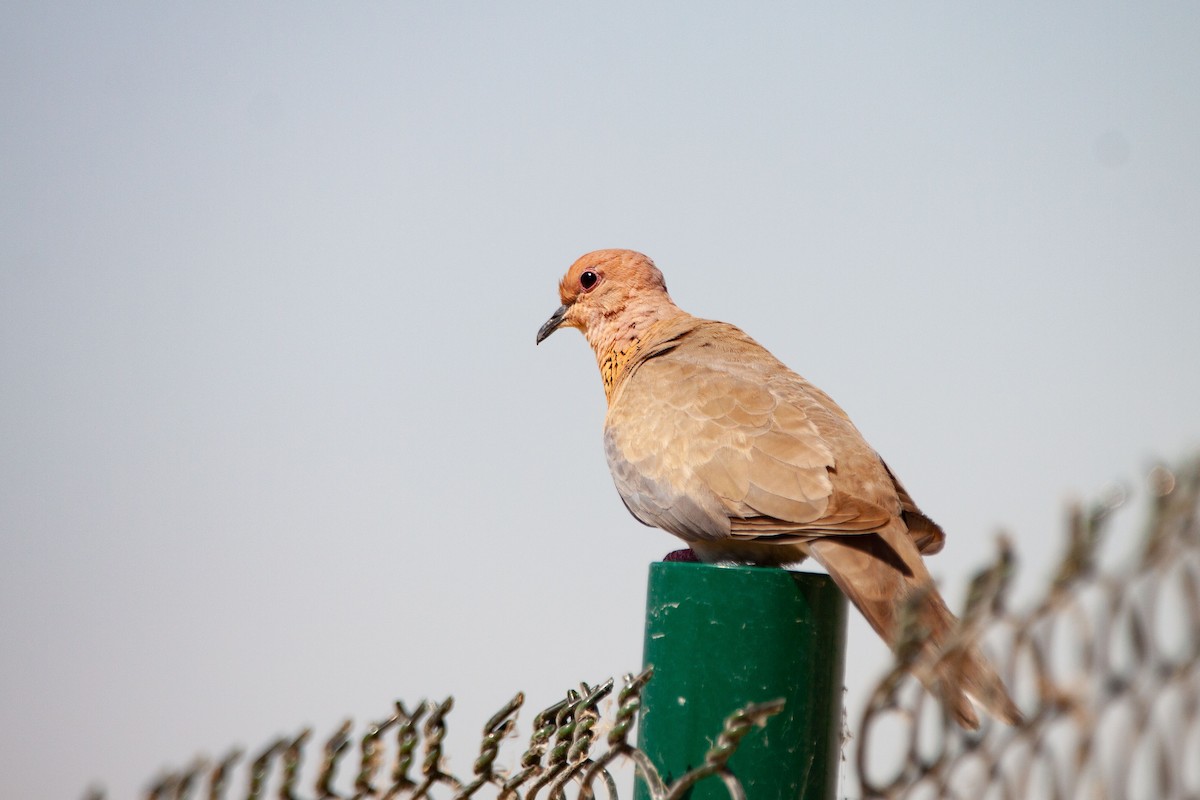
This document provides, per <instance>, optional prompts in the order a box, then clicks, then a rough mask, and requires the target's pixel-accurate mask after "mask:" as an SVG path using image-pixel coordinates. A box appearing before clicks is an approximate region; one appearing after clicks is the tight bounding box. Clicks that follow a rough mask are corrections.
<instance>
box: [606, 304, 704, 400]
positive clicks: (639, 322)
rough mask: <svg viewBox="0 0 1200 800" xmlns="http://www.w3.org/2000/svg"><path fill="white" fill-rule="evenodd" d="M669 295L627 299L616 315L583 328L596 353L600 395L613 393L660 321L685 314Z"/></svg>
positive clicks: (653, 337)
mask: <svg viewBox="0 0 1200 800" xmlns="http://www.w3.org/2000/svg"><path fill="white" fill-rule="evenodd" d="M687 316H688V314H687V312H685V311H682V310H680V309H679V307H678V306H676V305H675V304H674V303H672V302H671V300H670V299H669V298H666V299H665V302H664V299H663V298H659V299H658V300H657V302H654V303H637V302H636V301H630V302H629V303H628V304H627V305H626V306H625V308H624V309H622V310H621V312H620V313H618V314H612V315H606V316H602V317H600V318H598V319H595V320H592V321H591V323H590V324H589V325H588V328H587V334H586V335H587V339H588V344H590V345H591V346H592V351H593V352H595V354H596V364H597V365H598V366H599V367H600V378H601V380H603V381H604V396H605V398H607V400H608V401H609V402H612V398H613V392H614V391H615V390H616V387H617V386H618V385H620V382H621V379H622V378H623V377H624V376H625V374H626V373H627V372H628V370H629V368H630V367H631V366H632V365H633V364H634V363H635V362H636V360H637V357H638V355H639V354H640V353H641V352H642V351H643V350H644V349H645V346H646V345H647V344H648V343H653V342H655V341H657V339H658V337H657V333H658V331H660V330H661V329H662V327H663V326H664V324H667V323H670V322H672V321H675V320H678V319H679V318H681V317H687Z"/></svg>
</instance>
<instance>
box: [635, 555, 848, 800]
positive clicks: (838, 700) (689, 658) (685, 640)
mask: <svg viewBox="0 0 1200 800" xmlns="http://www.w3.org/2000/svg"><path fill="white" fill-rule="evenodd" d="M845 652H846V599H845V597H844V596H843V595H842V593H841V592H840V591H839V590H838V588H837V587H836V586H835V585H834V583H833V581H832V580H830V579H829V577H828V576H826V575H817V574H812V573H805V572H789V571H787V570H782V569H772V568H764V567H717V566H712V565H708V564H695V563H687V562H670V563H668V562H659V563H655V564H651V565H650V581H649V587H648V592H647V598H646V641H645V649H644V657H643V661H644V663H645V665H647V666H649V665H653V666H654V677H653V678H652V679H651V680H650V682H649V684H647V686H646V689H645V692H644V694H643V696H642V697H643V710H642V717H641V721H640V723H639V729H638V746H639V747H640V748H641V749H642V750H644V751H645V752H646V753H647V755H649V756H650V759H651V760H652V761H653V762H654V764H655V766H656V767H657V768H658V770H659V772H660V773H661V774H662V777H663V780H664V781H666V782H667V784H668V785H669V784H670V783H671V782H672V781H674V780H676V779H677V778H679V776H680V775H682V774H683V773H685V772H687V771H688V770H689V769H692V768H694V767H698V766H700V765H702V764H703V763H704V754H705V752H707V750H708V748H709V747H711V746H712V744H713V742H714V741H715V740H716V736H717V734H718V733H720V731H721V725H722V722H723V721H724V719H725V717H727V716H728V715H729V714H731V713H732V712H733V711H735V710H736V709H738V708H740V707H741V706H743V705H745V704H746V703H762V702H767V701H770V700H774V699H776V698H784V699H785V700H786V701H787V704H786V705H785V706H784V709H783V711H782V713H780V714H778V715H776V716H774V717H771V719H770V720H769V721H768V722H767V725H766V727H765V728H764V729H763V730H761V731H755V732H753V733H751V734H750V735H749V736H747V737H746V738H745V739H743V740H742V743H741V746H740V747H739V748H738V750H737V753H736V754H735V755H734V756H733V759H732V760H731V761H730V762H729V768H730V769H731V770H732V771H733V773H734V774H735V775H736V776H737V777H738V779H739V780H740V781H741V783H742V786H743V788H745V790H746V795H747V797H748V798H749V799H750V800H796V798H804V799H805V800H834V798H836V792H837V780H838V765H839V757H840V752H841V734H842V672H843V668H844V666H845ZM637 786H638V790H637V797H638V798H639V800H648V798H649V793H648V792H647V791H646V789H645V787H644V786H643V785H642V783H641V781H638V782H637ZM728 796H729V795H728V793H727V792H726V789H725V787H724V785H723V783H722V782H721V781H719V780H716V779H714V778H709V779H707V780H704V781H702V782H701V783H699V784H697V785H696V786H695V787H694V788H693V789H692V792H691V795H690V797H691V800H727V798H728Z"/></svg>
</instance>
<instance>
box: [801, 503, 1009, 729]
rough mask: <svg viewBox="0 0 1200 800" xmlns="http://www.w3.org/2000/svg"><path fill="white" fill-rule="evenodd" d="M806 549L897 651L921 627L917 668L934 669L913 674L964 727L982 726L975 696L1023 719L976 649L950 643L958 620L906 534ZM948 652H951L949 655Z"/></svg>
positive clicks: (842, 539) (1003, 714)
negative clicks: (909, 613) (911, 628)
mask: <svg viewBox="0 0 1200 800" xmlns="http://www.w3.org/2000/svg"><path fill="white" fill-rule="evenodd" d="M808 551H809V553H810V554H811V555H812V557H813V558H815V559H816V560H817V561H818V562H819V563H820V564H821V565H822V566H823V567H825V569H826V570H827V571H828V572H829V575H830V577H832V578H833V580H834V582H835V583H837V585H838V586H839V587H840V588H841V590H842V592H844V593H845V594H846V596H847V597H849V598H850V600H851V601H852V602H853V603H854V605H855V606H857V607H858V609H859V611H861V612H862V614H863V616H865V617H866V618H867V621H868V622H870V623H871V627H873V628H874V629H875V630H876V632H878V633H879V635H880V636H882V637H883V640H884V641H885V642H887V643H888V645H889V646H890V647H891V648H892V649H893V650H896V648H897V646H898V645H900V644H901V639H902V629H904V628H906V627H909V626H910V625H915V626H916V628H917V629H918V631H919V633H917V634H916V635H915V636H913V637H912V638H913V641H915V642H918V643H919V644H918V646H919V647H920V648H921V653H920V655H921V658H920V659H918V663H919V664H933V665H934V666H933V669H932V670H930V669H929V668H928V667H926V668H924V669H920V668H918V669H915V670H914V674H916V675H917V677H918V678H920V679H921V681H922V682H923V683H924V684H925V686H926V687H927V688H928V689H929V690H930V691H931V692H933V693H934V694H935V695H937V696H938V697H939V698H940V699H941V700H942V702H943V703H945V704H946V706H947V707H948V708H949V709H950V711H951V712H952V713H953V714H954V717H955V719H957V720H958V723H959V724H960V725H962V726H963V727H965V728H970V729H975V728H978V727H979V716H978V714H977V713H976V711H975V707H974V706H973V705H972V703H971V698H974V700H975V701H976V702H978V703H979V704H980V705H981V706H983V707H984V708H985V709H987V711H988V712H989V713H990V714H991V715H992V716H994V717H996V718H997V719H1000V720H1002V721H1004V722H1007V723H1009V724H1010V725H1011V724H1016V723H1017V722H1019V721H1020V719H1021V712H1020V711H1019V710H1018V709H1017V706H1016V704H1015V703H1013V701H1012V698H1010V697H1009V695H1008V690H1007V689H1005V688H1004V683H1003V681H1001V680H1000V676H999V675H998V674H997V673H996V670H995V669H994V668H993V667H992V665H991V664H990V663H989V662H988V660H987V659H986V658H985V657H984V655H983V653H982V652H980V650H979V648H978V647H977V646H975V645H974V644H971V643H967V644H966V645H965V646H964V647H963V648H962V649H961V650H959V649H958V648H957V647H956V643H955V642H953V641H952V640H953V638H954V632H955V631H956V629H957V626H958V620H957V619H956V618H955V616H954V614H952V613H951V612H950V609H949V608H947V607H946V601H945V600H944V599H943V598H942V596H941V594H940V593H939V592H938V590H937V586H936V585H935V584H934V582H933V579H932V578H931V577H930V575H929V571H928V570H926V568H925V564H924V562H923V561H922V560H921V555H920V553H919V552H918V551H917V549H916V546H915V545H913V543H912V540H911V538H910V537H909V536H908V535H907V533H906V532H905V531H904V530H903V529H902V528H900V527H898V526H897V527H889V528H885V529H884V530H882V531H879V532H877V533H873V534H862V535H856V536H844V535H843V536H826V537H822V538H820V539H816V540H814V541H811V542H809V543H808ZM906 609H909V610H912V611H914V612H915V619H913V620H905V619H902V615H903V614H904V613H905V611H906ZM909 633H910V635H911V633H912V632H911V631H910V632H909ZM948 647H950V648H951V649H952V650H953V651H954V652H949V653H945V652H944V651H946V649H947V648H948ZM943 655H945V656H946V657H944V658H943V657H941V656H943Z"/></svg>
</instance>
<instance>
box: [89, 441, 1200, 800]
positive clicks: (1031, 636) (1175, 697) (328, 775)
mask: <svg viewBox="0 0 1200 800" xmlns="http://www.w3.org/2000/svg"><path fill="white" fill-rule="evenodd" d="M1149 487H1150V490H1151V495H1152V502H1151V508H1150V514H1149V519H1148V520H1147V522H1146V525H1145V529H1144V532H1143V535H1142V537H1141V540H1140V542H1139V546H1138V548H1137V552H1136V553H1135V554H1133V556H1132V557H1131V558H1129V559H1127V560H1126V561H1125V562H1124V564H1125V565H1126V566H1125V567H1124V568H1123V569H1121V570H1118V571H1105V570H1103V569H1101V568H1100V566H1099V558H1098V556H1099V553H1100V550H1099V548H1100V545H1101V542H1102V539H1103V534H1104V533H1105V532H1106V531H1107V530H1108V528H1109V525H1110V522H1111V519H1112V516H1113V512H1114V511H1115V510H1116V508H1117V507H1118V506H1119V505H1120V504H1121V500H1122V499H1123V498H1121V497H1118V496H1113V497H1109V498H1107V499H1106V500H1104V501H1102V502H1099V503H1096V504H1094V505H1093V506H1091V507H1089V508H1075V509H1073V510H1072V513H1071V516H1070V521H1069V525H1068V536H1067V548H1066V554H1065V556H1064V557H1063V559H1062V561H1061V563H1060V564H1059V565H1058V566H1057V568H1056V569H1055V570H1054V572H1053V573H1052V578H1051V580H1050V581H1049V583H1048V585H1047V588H1046V590H1045V592H1044V595H1043V596H1042V597H1041V598H1039V599H1038V600H1037V602H1035V603H1034V604H1033V605H1032V606H1031V607H1030V608H1029V610H1027V611H1022V612H1015V611H1011V610H1010V609H1009V598H1008V593H1009V592H1008V589H1009V586H1010V585H1011V579H1012V577H1013V573H1014V562H1015V559H1014V557H1013V553H1012V550H1011V547H1010V546H1009V544H1008V543H1007V541H1005V540H1003V539H1002V540H1001V542H1000V546H999V552H998V554H997V557H996V559H995V561H994V562H993V563H992V564H991V565H989V566H987V567H986V568H984V569H983V570H981V571H980V572H979V573H978V574H977V575H976V576H975V578H974V580H973V581H972V583H971V586H970V590H969V592H968V599H967V606H966V609H965V610H964V613H963V615H962V621H963V624H962V626H961V629H960V631H959V632H958V634H957V635H956V637H955V638H954V640H953V641H952V642H951V644H950V645H949V647H947V649H946V650H945V651H944V652H943V653H942V654H941V656H940V657H941V658H945V659H954V658H957V657H960V656H961V653H962V652H963V651H964V650H965V648H967V647H969V646H971V645H972V644H973V643H976V642H983V644H984V646H985V647H986V648H987V649H988V650H989V651H990V652H991V653H992V655H993V657H994V658H995V659H996V662H997V663H998V664H999V665H1000V666H1001V669H1002V671H1003V672H1004V673H1005V678H1006V682H1007V683H1008V685H1009V686H1010V687H1011V688H1012V689H1013V691H1014V697H1015V699H1016V700H1017V703H1018V704H1019V705H1020V706H1021V708H1022V711H1023V712H1024V714H1025V721H1024V722H1023V723H1022V724H1020V725H1017V726H1014V727H1009V726H1006V725H1003V724H999V723H995V722H993V721H991V720H985V721H984V724H983V726H982V727H981V728H980V730H978V731H975V732H968V731H965V730H963V729H961V728H959V727H958V726H957V725H956V724H955V723H954V722H953V721H952V720H951V719H950V718H949V717H948V716H947V715H946V713H945V711H944V709H943V708H942V707H941V705H940V704H939V703H938V702H937V701H936V700H935V699H934V698H932V697H931V696H930V695H928V694H927V693H926V691H925V690H924V689H923V688H922V686H921V684H920V683H919V682H918V681H917V680H916V679H915V678H914V677H913V672H914V671H916V672H918V673H920V672H921V671H923V670H929V669H931V668H932V665H931V664H928V663H920V662H919V661H918V660H917V659H919V658H921V657H922V656H921V655H920V654H921V653H922V652H923V648H921V647H919V646H915V645H917V644H918V642H919V640H920V637H921V635H922V634H921V631H920V630H919V629H918V628H917V626H916V625H912V626H910V627H909V628H908V629H907V633H906V634H905V635H902V637H901V643H900V646H899V647H898V648H897V653H898V655H897V659H896V662H895V665H894V666H893V668H892V669H891V670H890V671H889V672H888V673H887V674H886V675H885V676H884V678H883V679H882V680H881V681H880V682H879V684H878V685H877V687H876V688H875V690H874V692H873V694H872V696H871V698H870V701H869V702H868V704H867V708H866V711H865V713H864V716H863V719H862V721H861V725H860V726H859V729H858V732H857V734H856V736H855V738H854V740H853V742H854V748H855V751H854V753H853V754H852V761H851V764H852V765H853V767H854V769H855V770H856V772H857V773H858V778H859V783H860V786H861V788H862V792H863V797H864V798H888V799H889V800H891V799H892V798H906V799H907V798H970V800H993V799H994V800H1001V799H1002V798H1003V799H1008V798H1019V799H1021V800H1024V799H1025V798H1067V797H1072V798H1096V799H1103V800H1123V798H1147V799H1149V798H1154V799H1155V800H1159V799H1161V800H1174V799H1175V798H1181V799H1184V798H1188V799H1190V800H1197V799H1198V798H1200V460H1198V461H1196V462H1195V463H1193V464H1190V465H1189V466H1187V467H1186V468H1184V469H1181V470H1179V471H1178V472H1174V473H1173V472H1171V471H1168V470H1167V469H1165V468H1161V467H1160V468H1156V469H1155V470H1154V471H1153V472H1152V473H1151V476H1150V481H1149ZM914 602H915V600H914ZM906 618H907V619H915V618H916V615H902V616H901V619H902V627H903V620H904V619H906ZM650 677H651V671H650V670H647V671H646V672H643V673H642V674H640V675H636V676H635V675H628V676H626V677H625V679H624V682H623V685H622V688H621V689H620V690H619V691H618V693H617V698H616V703H615V704H614V706H613V711H612V712H611V714H610V717H609V718H608V719H602V718H601V716H602V715H601V711H600V707H599V704H600V702H601V701H602V700H604V699H605V698H606V697H608V696H609V695H610V694H611V693H612V691H613V688H614V687H613V681H611V680H609V681H606V682H604V683H602V684H599V685H597V686H589V685H587V684H580V688H579V690H578V691H570V692H568V693H567V695H566V697H564V698H563V699H562V700H560V701H559V702H557V703H555V704H554V705H552V706H550V707H549V708H546V709H543V710H542V711H540V712H539V713H538V714H537V715H536V716H535V717H534V718H533V722H532V733H531V735H530V736H529V740H528V744H527V746H526V748H525V750H524V752H523V754H522V755H521V756H520V758H519V760H518V761H517V762H516V766H515V767H514V768H513V769H511V770H509V771H507V772H506V771H504V770H501V769H500V768H499V767H498V766H497V758H498V756H499V754H500V750H501V746H502V743H503V742H504V741H505V740H511V739H512V738H513V734H514V731H515V728H516V719H517V714H518V712H519V710H520V709H521V707H522V705H523V704H524V696H523V695H522V694H520V693H518V694H517V695H516V696H515V697H513V699H512V700H511V701H509V702H508V703H507V704H505V706H504V707H503V708H501V709H500V710H499V711H497V712H496V714H495V715H493V716H492V717H491V719H489V720H488V721H487V723H486V724H485V725H484V728H483V735H482V739H481V742H480V747H479V755H478V756H477V758H476V759H475V761H474V764H473V767H472V774H471V775H469V776H459V775H455V774H452V773H451V772H450V771H448V767H447V766H446V761H445V759H444V757H443V752H442V744H443V740H444V739H445V736H446V725H447V722H446V719H447V715H448V714H449V712H450V711H451V709H452V707H453V698H447V699H446V700H444V701H443V702H440V703H434V702H424V703H421V704H420V705H418V706H416V707H415V708H414V709H412V710H411V711H410V710H409V709H408V708H407V707H406V706H405V705H404V704H403V703H400V702H397V703H396V706H395V711H394V712H393V713H392V714H390V715H389V716H388V717H387V718H386V719H384V720H383V721H381V722H378V723H375V724H373V725H369V726H367V728H366V729H365V731H363V732H362V733H361V734H360V735H359V736H358V737H357V738H355V737H354V736H353V726H352V725H351V723H350V722H346V723H345V724H344V725H343V726H342V727H341V728H339V729H338V730H337V731H336V732H335V733H334V734H333V735H332V736H331V737H330V738H329V739H328V740H327V741H326V742H325V744H324V747H323V750H322V755H321V761H320V765H319V767H318V768H317V770H316V777H315V779H314V780H313V782H312V791H311V793H310V794H305V795H302V794H301V792H300V790H299V788H298V787H299V785H300V782H301V779H300V776H301V772H302V770H301V764H302V760H303V757H304V753H305V750H306V747H308V746H309V743H310V740H311V738H312V731H311V730H304V731H302V732H300V733H299V734H298V735H297V736H295V737H290V738H289V737H283V738H280V739H277V740H276V741H273V742H270V743H269V744H267V745H266V746H265V747H263V748H262V749H261V750H259V751H257V752H253V753H251V754H249V755H246V754H244V753H243V752H241V751H238V750H235V751H232V752H230V753H229V754H228V755H227V756H225V757H224V758H222V759H220V760H217V761H205V760H196V761H194V762H193V763H192V764H191V765H190V766H188V767H186V768H184V769H181V770H179V771H176V772H170V773H166V774H164V775H162V776H161V777H160V778H159V779H158V780H156V781H154V783H153V785H152V786H151V788H150V789H149V790H148V792H147V795H146V796H147V798H149V800H184V798H208V800H220V799H222V798H227V797H241V798H246V800H259V799H260V798H265V797H267V796H275V797H278V798H280V800H301V798H302V797H303V798H319V800H333V799H335V798H336V799H337V800H349V798H353V799H354V800H367V799H368V798H378V799H379V800H421V798H431V797H438V798H454V800H465V799H466V798H470V797H483V796H487V797H495V798H500V799H501V800H535V798H537V797H539V796H545V797H548V798H549V800H560V799H561V798H566V797H574V798H579V800H590V799H591V798H592V797H593V796H595V795H596V794H597V793H598V792H599V791H600V789H598V787H602V792H603V794H605V795H606V796H607V797H608V798H610V800H615V798H616V797H617V796H618V794H619V793H618V789H617V781H616V779H615V778H614V773H613V770H614V769H615V768H616V767H617V766H618V765H625V766H626V767H628V766H630V765H631V766H632V771H633V773H634V775H635V777H636V780H638V781H641V782H642V783H643V784H644V786H645V788H646V790H647V792H648V795H649V796H650V797H651V798H652V799H653V800H678V799H679V798H681V797H683V796H684V795H685V794H686V793H687V792H688V790H689V789H690V788H692V787H693V786H694V785H695V784H696V783H697V782H698V781H701V780H706V779H711V780H718V781H720V782H721V783H722V784H723V785H724V787H725V790H726V791H727V793H728V795H729V797H730V798H731V800H745V798H746V796H747V794H746V791H745V789H744V788H743V786H742V785H741V784H740V782H739V781H738V780H737V777H736V776H735V775H734V774H733V773H732V772H731V771H730V769H729V766H728V761H729V759H730V757H731V756H732V755H733V753H734V752H735V751H736V750H737V747H738V744H739V743H740V742H741V740H742V738H743V737H744V736H746V735H747V734H748V733H749V732H750V731H751V730H752V729H753V727H754V726H756V725H761V724H762V723H763V722H764V721H765V720H766V719H767V718H768V717H770V716H771V715H772V714H775V713H778V712H779V710H780V709H781V708H782V701H776V702H774V703H765V704H752V705H747V706H745V707H743V708H741V709H738V710H736V711H734V712H733V713H732V714H730V715H729V717H727V718H726V720H725V724H724V727H723V729H722V730H721V731H713V735H714V738H713V740H712V741H713V742H714V743H713V746H712V747H711V748H710V749H709V751H708V753H707V756H706V758H705V761H704V763H703V764H701V765H700V766H699V767H697V768H695V769H693V770H691V771H690V772H688V773H686V774H684V775H682V776H681V777H680V778H679V779H678V780H676V781H674V782H673V783H671V784H669V785H668V784H667V783H666V782H665V781H664V780H663V779H662V777H661V775H660V774H659V773H658V771H657V770H656V769H655V767H654V765H653V764H652V763H651V761H650V759H649V758H648V757H647V756H646V754H645V753H643V752H642V751H641V750H639V749H637V747H635V746H634V745H633V744H631V743H630V742H629V736H630V733H631V728H632V727H633V724H634V721H635V720H636V718H637V715H638V712H639V710H640V708H641V702H642V701H641V693H642V688H643V687H644V686H645V684H646V682H647V681H648V680H649V679H650ZM601 731H606V732H605V733H604V735H603V739H604V742H603V747H602V749H601V748H598V747H596V744H597V742H596V740H597V738H599V737H600V736H601ZM347 761H350V762H356V763H357V769H356V771H355V772H354V777H353V783H352V787H353V788H352V790H351V791H346V790H345V789H343V790H342V792H341V793H339V791H338V787H346V786H349V785H350V779H349V776H348V775H344V774H343V773H344V772H345V771H346V770H347V769H350V768H349V767H346V766H345V764H346V763H347ZM339 775H341V777H339ZM88 797H89V798H90V800H100V798H101V797H102V795H101V794H100V793H99V792H92V793H91V794H89V795H88Z"/></svg>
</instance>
